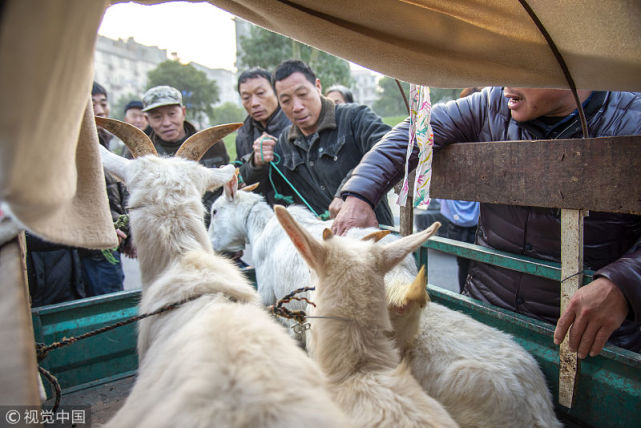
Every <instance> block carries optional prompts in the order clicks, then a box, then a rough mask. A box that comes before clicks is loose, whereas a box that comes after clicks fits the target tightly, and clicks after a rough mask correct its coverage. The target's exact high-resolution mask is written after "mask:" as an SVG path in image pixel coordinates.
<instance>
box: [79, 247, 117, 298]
mask: <svg viewBox="0 0 641 428" xmlns="http://www.w3.org/2000/svg"><path fill="white" fill-rule="evenodd" d="M92 253H93V254H91V255H85V256H81V258H80V260H81V262H82V268H83V271H84V277H85V281H86V283H87V297H89V296H99V295H101V294H107V293H113V292H116V291H122V290H123V289H124V279H125V273H124V272H123V270H122V261H121V260H120V253H119V252H118V251H114V252H112V254H113V256H114V258H115V259H116V260H117V261H118V263H116V264H111V263H110V262H109V261H108V260H107V259H106V258H105V257H104V256H103V255H102V253H100V252H92Z"/></svg>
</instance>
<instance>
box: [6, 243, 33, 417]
mask: <svg viewBox="0 0 641 428" xmlns="http://www.w3.org/2000/svg"><path fill="white" fill-rule="evenodd" d="M22 235H23V236H24V232H23V233H22ZM24 248H25V246H24V237H21V239H18V238H15V239H13V240H12V241H9V242H7V243H6V244H4V245H3V246H2V247H0V272H2V275H0V343H1V344H2V347H1V349H2V353H1V354H0V385H2V388H1V389H0V405H20V406H39V405H40V394H39V393H38V383H37V382H38V380H37V379H38V378H37V366H36V352H35V342H34V339H33V329H32V326H31V314H30V304H29V291H28V286H27V279H26V276H25V269H24Z"/></svg>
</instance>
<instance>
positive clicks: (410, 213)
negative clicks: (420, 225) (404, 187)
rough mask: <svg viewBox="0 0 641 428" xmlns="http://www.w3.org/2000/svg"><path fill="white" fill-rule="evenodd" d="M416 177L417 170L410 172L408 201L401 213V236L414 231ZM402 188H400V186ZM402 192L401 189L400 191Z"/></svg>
mask: <svg viewBox="0 0 641 428" xmlns="http://www.w3.org/2000/svg"><path fill="white" fill-rule="evenodd" d="M415 179H416V170H414V171H412V172H410V173H409V177H407V181H408V184H409V189H408V191H407V201H406V203H405V206H404V207H401V209H400V214H399V217H400V219H399V230H400V234H401V236H407V235H411V234H412V233H413V232H414V180H415ZM399 190H400V188H399ZM398 193H400V191H399V192H398Z"/></svg>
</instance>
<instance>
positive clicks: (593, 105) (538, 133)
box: [517, 91, 607, 139]
mask: <svg viewBox="0 0 641 428" xmlns="http://www.w3.org/2000/svg"><path fill="white" fill-rule="evenodd" d="M606 95H607V92H603V91H593V92H592V93H591V94H590V96H589V97H588V98H587V99H586V100H585V101H584V102H583V110H584V112H585V118H586V121H587V122H588V124H589V122H590V118H591V117H592V116H593V115H594V114H595V113H596V112H597V111H598V110H599V109H600V108H601V106H602V105H603V103H604V102H605V98H606ZM517 123H518V125H519V126H520V127H521V128H524V129H527V130H528V131H530V132H532V133H533V134H534V135H535V137H536V138H540V139H550V138H552V139H556V138H572V137H574V136H576V135H577V134H578V133H579V132H580V130H581V122H580V119H579V112H578V110H577V109H574V111H573V112H572V113H570V114H569V115H567V116H566V117H564V118H562V119H560V120H558V121H556V122H553V123H551V124H550V123H546V122H545V120H543V119H541V118H536V119H533V120H530V121H528V122H517Z"/></svg>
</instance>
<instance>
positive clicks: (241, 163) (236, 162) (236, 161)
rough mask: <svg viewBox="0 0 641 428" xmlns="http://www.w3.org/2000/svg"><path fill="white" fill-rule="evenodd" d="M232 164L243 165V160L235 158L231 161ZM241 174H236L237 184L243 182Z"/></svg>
mask: <svg viewBox="0 0 641 428" xmlns="http://www.w3.org/2000/svg"><path fill="white" fill-rule="evenodd" d="M232 163H233V164H234V165H238V166H243V161H239V160H235V161H233V162H232ZM244 182H245V180H243V176H242V175H240V174H238V184H241V183H244Z"/></svg>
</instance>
